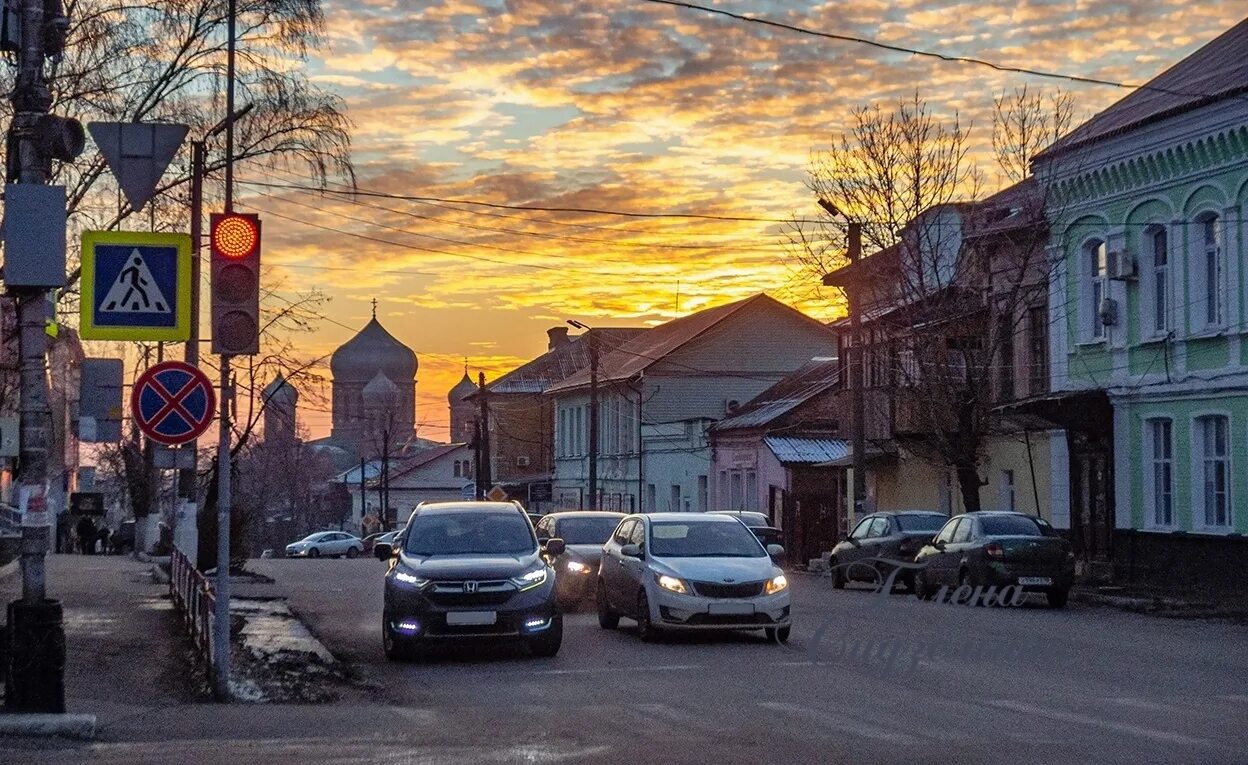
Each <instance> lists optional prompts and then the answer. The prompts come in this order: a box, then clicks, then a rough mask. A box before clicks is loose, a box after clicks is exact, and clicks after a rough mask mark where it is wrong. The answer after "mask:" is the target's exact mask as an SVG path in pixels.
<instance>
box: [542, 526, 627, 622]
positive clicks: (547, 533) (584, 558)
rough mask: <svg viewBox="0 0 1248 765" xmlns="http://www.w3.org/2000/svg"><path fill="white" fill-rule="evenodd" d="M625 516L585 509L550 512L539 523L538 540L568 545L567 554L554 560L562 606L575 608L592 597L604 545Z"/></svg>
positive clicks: (557, 587)
mask: <svg viewBox="0 0 1248 765" xmlns="http://www.w3.org/2000/svg"><path fill="white" fill-rule="evenodd" d="M625 517H626V516H625V515H624V513H609V512H597V511H589V510H585V511H576V512H566V513H550V514H549V515H544V516H542V519H541V520H540V521H538V522H537V526H536V531H537V538H538V540H539V541H545V540H547V539H551V538H552V537H558V538H560V539H562V540H563V543H564V545H565V546H566V549H565V550H564V553H563V554H562V555H560V556H559V557H557V558H555V559H554V561H553V564H554V567H555V571H556V576H555V592H556V594H557V596H558V598H559V603H560V605H562V606H563V607H565V608H573V607H575V606H577V605H579V604H580V603H582V602H584V601H585V600H588V599H591V598H593V596H594V579H595V576H596V575H597V573H598V562H599V560H600V559H601V558H602V546H603V544H605V543H606V541H607V540H608V539H610V538H611V532H613V531H615V527H616V526H618V525H619V524H620V521H621V520H622V519H624V518H625Z"/></svg>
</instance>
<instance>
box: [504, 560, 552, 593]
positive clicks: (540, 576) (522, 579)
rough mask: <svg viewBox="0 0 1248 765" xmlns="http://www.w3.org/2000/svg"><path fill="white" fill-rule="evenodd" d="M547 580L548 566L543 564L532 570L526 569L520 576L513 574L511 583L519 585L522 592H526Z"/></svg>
mask: <svg viewBox="0 0 1248 765" xmlns="http://www.w3.org/2000/svg"><path fill="white" fill-rule="evenodd" d="M545 581H546V567H545V566H541V567H540V568H535V569H533V570H532V571H526V572H525V573H523V574H521V575H520V576H513V577H512V578H511V583H512V584H514V585H515V586H517V587H519V588H520V591H521V592H524V591H525V590H531V589H533V588H534V587H538V586H540V585H541V584H542V583H544V582H545Z"/></svg>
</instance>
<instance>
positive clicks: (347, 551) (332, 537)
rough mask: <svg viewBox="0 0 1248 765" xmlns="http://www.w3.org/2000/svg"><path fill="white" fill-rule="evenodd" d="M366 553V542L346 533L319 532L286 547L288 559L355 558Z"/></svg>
mask: <svg viewBox="0 0 1248 765" xmlns="http://www.w3.org/2000/svg"><path fill="white" fill-rule="evenodd" d="M362 552H364V542H363V540H361V539H360V538H359V537H353V536H351V535H350V534H348V533H346V532H345V531H318V532H316V533H315V534H309V535H307V536H306V537H304V538H303V539H300V540H299V541H298V542H294V543H292V544H288V545H286V557H288V558H319V557H321V556H322V555H325V556H333V555H345V556H347V557H348V558H354V557H356V556H357V555H359V554H360V553H362Z"/></svg>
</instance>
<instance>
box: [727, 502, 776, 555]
mask: <svg viewBox="0 0 1248 765" xmlns="http://www.w3.org/2000/svg"><path fill="white" fill-rule="evenodd" d="M711 512H712V513H715V514H716V515H731V516H732V517H733V518H736V519H737V520H739V521H741V522H742V523H744V524H745V525H746V526H748V527H749V528H750V531H753V532H754V536H756V537H758V541H760V542H762V543H763V547H766V546H767V545H781V546H783V545H784V540H783V539H781V535H780V529H778V528H776V527H775V526H772V525H771V519H770V518H768V517H767V514H766V513H756V512H754V511H752V510H712V511H711Z"/></svg>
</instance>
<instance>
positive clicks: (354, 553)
mask: <svg viewBox="0 0 1248 765" xmlns="http://www.w3.org/2000/svg"><path fill="white" fill-rule="evenodd" d="M359 554H360V551H359V550H358V549H356V548H354V547H348V548H347V557H348V558H354V557H356V556H357V555H359Z"/></svg>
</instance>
